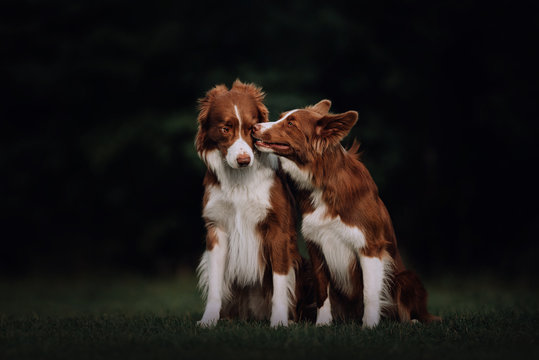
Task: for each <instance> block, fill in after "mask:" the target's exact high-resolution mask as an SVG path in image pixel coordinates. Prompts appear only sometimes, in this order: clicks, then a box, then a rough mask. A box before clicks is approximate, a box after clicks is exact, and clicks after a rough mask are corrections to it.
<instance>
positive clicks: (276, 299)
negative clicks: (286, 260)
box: [270, 269, 294, 327]
mask: <svg viewBox="0 0 539 360" xmlns="http://www.w3.org/2000/svg"><path fill="white" fill-rule="evenodd" d="M291 274H292V275H291ZM293 275H294V269H290V270H289V273H288V274H279V273H277V272H275V270H274V271H273V296H272V298H271V319H270V324H271V327H277V326H288V307H289V303H290V302H289V298H288V297H289V291H288V288H289V286H290V281H291V279H290V278H291V276H293Z"/></svg>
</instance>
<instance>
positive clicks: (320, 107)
mask: <svg viewBox="0 0 539 360" xmlns="http://www.w3.org/2000/svg"><path fill="white" fill-rule="evenodd" d="M330 107H331V101H329V100H328V99H324V100H322V101H320V102H318V103H317V104H316V105H312V106H307V109H309V110H312V111H316V112H317V113H319V114H320V115H327V113H328V111H329V108H330Z"/></svg>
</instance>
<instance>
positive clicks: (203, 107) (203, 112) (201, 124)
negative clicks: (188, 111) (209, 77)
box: [195, 85, 228, 154]
mask: <svg viewBox="0 0 539 360" xmlns="http://www.w3.org/2000/svg"><path fill="white" fill-rule="evenodd" d="M227 91H228V88H227V87H226V86H225V85H217V86H215V87H214V88H212V89H210V90H209V91H208V92H207V93H206V96H204V97H203V98H201V99H198V109H199V110H200V111H199V113H198V131H197V135H196V137H195V146H196V149H197V152H198V153H199V154H202V151H203V149H204V148H205V147H206V146H208V144H207V142H208V138H207V136H206V131H203V129H204V128H205V127H206V126H207V124H208V116H209V113H210V108H211V105H212V104H213V102H214V100H215V99H216V98H217V97H218V96H219V95H221V94H224V93H226V92H227Z"/></svg>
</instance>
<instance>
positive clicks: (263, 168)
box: [203, 150, 277, 285]
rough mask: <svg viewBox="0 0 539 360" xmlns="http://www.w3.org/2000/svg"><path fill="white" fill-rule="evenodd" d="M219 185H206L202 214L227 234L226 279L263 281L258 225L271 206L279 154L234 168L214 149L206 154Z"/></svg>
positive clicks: (229, 280)
mask: <svg viewBox="0 0 539 360" xmlns="http://www.w3.org/2000/svg"><path fill="white" fill-rule="evenodd" d="M205 156H206V162H207V164H208V166H209V167H210V169H211V170H212V171H213V172H214V173H215V174H216V176H217V178H218V179H219V183H220V184H219V185H217V186H211V187H210V188H208V189H206V191H207V192H208V202H207V204H206V206H205V207H204V209H203V216H204V218H206V219H207V220H209V221H211V222H213V223H214V224H215V225H216V226H217V227H218V228H220V229H221V230H222V231H223V232H225V233H226V234H227V240H228V244H227V249H228V250H227V251H228V253H227V256H226V264H225V274H224V276H225V282H226V283H228V284H231V283H232V282H235V283H237V284H239V285H252V284H254V283H256V282H261V281H262V277H263V274H264V267H263V266H262V264H261V262H260V261H259V259H260V245H261V238H260V235H259V234H258V231H257V225H258V224H259V223H260V222H261V221H263V220H264V219H265V218H266V216H267V213H268V209H269V208H270V206H271V204H270V189H271V187H272V185H273V183H274V181H275V180H274V176H275V175H274V171H275V169H276V167H277V158H276V157H275V156H274V155H272V154H260V158H258V159H257V160H255V161H254V163H253V165H252V166H251V167H248V168H242V169H232V168H230V167H229V166H227V165H226V164H225V162H224V159H223V157H222V156H221V154H220V153H219V152H218V151H217V150H215V151H213V152H210V153H207V154H205Z"/></svg>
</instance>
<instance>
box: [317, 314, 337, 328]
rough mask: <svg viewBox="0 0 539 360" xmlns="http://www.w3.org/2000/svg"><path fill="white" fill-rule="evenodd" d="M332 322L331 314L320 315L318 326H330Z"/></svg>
mask: <svg viewBox="0 0 539 360" xmlns="http://www.w3.org/2000/svg"><path fill="white" fill-rule="evenodd" d="M332 321H333V318H332V316H331V314H318V316H317V317H316V326H329V325H331V322H332Z"/></svg>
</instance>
